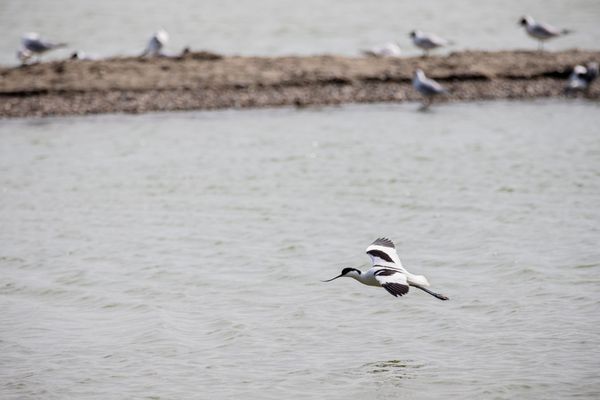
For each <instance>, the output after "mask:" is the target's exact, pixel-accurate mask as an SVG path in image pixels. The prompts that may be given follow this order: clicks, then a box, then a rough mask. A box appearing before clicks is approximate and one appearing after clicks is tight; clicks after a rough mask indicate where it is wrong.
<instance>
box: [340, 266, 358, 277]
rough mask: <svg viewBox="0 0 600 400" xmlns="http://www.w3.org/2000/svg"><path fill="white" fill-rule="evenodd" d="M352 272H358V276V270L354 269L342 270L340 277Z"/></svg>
mask: <svg viewBox="0 0 600 400" xmlns="http://www.w3.org/2000/svg"><path fill="white" fill-rule="evenodd" d="M352 271H356V272H358V274H359V275H360V270H358V269H356V268H344V269H343V270H342V275H341V276H344V275H346V274H348V273H350V272H352Z"/></svg>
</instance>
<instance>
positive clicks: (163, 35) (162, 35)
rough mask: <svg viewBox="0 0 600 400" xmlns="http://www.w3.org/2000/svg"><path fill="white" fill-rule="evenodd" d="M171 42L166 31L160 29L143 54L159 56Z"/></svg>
mask: <svg viewBox="0 0 600 400" xmlns="http://www.w3.org/2000/svg"><path fill="white" fill-rule="evenodd" d="M168 42H169V34H168V33H167V31H165V30H164V29H159V30H158V31H157V32H156V33H154V35H152V37H151V38H150V40H149V41H148V46H146V49H145V50H144V52H143V53H142V56H146V55H148V56H158V55H160V54H161V52H162V49H163V48H164V47H165V46H166V45H167V43H168Z"/></svg>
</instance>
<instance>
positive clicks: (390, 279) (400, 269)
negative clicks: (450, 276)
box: [324, 238, 448, 300]
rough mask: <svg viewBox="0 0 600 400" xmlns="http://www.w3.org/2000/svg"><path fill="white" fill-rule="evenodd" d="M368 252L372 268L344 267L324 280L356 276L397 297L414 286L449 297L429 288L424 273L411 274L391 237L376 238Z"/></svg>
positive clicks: (444, 297) (433, 294) (432, 293)
mask: <svg viewBox="0 0 600 400" xmlns="http://www.w3.org/2000/svg"><path fill="white" fill-rule="evenodd" d="M366 253H367V255H369V257H370V258H371V264H372V267H371V269H369V270H368V271H366V272H362V271H360V270H358V269H356V268H344V269H343V270H342V273H341V274H340V275H338V276H336V277H334V278H331V279H329V280H327V281H324V282H330V281H332V280H334V279H337V278H341V277H348V278H354V279H356V280H357V281H359V282H360V283H362V284H364V285H368V286H377V287H382V288H384V289H385V290H387V291H388V292H389V293H390V294H391V295H393V296H395V297H399V296H404V295H405V294H407V293H408V291H409V289H410V287H411V286H413V287H416V288H418V289H421V290H423V291H425V292H427V293H429V294H430V295H432V296H434V297H436V298H438V299H440V300H448V297H446V296H444V295H442V294H439V293H435V292H432V291H431V290H429V289H427V287H429V281H427V278H425V277H424V276H423V275H414V274H411V273H410V272H408V271H407V270H406V269H405V268H404V266H403V265H402V262H401V261H400V257H398V253H397V251H396V246H394V243H393V242H392V241H391V240H390V239H388V238H379V239H376V240H375V241H374V242H373V243H371V244H370V245H369V247H367V249H366Z"/></svg>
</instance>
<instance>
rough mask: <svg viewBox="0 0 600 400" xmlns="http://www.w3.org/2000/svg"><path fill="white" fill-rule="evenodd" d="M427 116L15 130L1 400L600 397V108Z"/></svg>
mask: <svg viewBox="0 0 600 400" xmlns="http://www.w3.org/2000/svg"><path fill="white" fill-rule="evenodd" d="M416 108H417V105H415V104H404V105H396V104H375V105H360V106H356V105H350V106H343V107H330V108H308V109H302V110H294V109H288V108H284V109H267V110H248V111H238V110H231V111H217V112H188V113H171V114H148V115H140V116H130V115H105V116H94V117H76V118H47V119H22V120H10V121H6V120H5V121H2V122H1V123H0V221H1V225H0V226H1V228H0V398H2V399H66V398H76V399H106V398H115V399H117V398H119V399H121V398H122V399H130V398H140V399H141V398H146V399H158V398H160V399H174V398H178V399H185V398H201V399H230V398H234V397H236V398H245V399H281V398H290V399H302V398H306V399H312V398H320V399H365V398H376V399H392V398H411V399H439V398H442V397H449V398H461V399H482V398H489V399H514V398H545V399H549V398H561V399H564V398H590V399H591V398H598V396H600V379H599V378H598V371H599V370H600V357H599V354H598V353H599V351H598V349H599V348H600V329H598V327H599V326H600V312H599V311H600V277H599V273H600V248H599V246H598V243H599V241H600V232H599V227H600V207H599V206H600V138H599V133H600V132H599V131H598V127H599V126H600V112H599V111H600V108H599V106H598V104H596V103H588V102H582V101H573V102H567V101H564V100H561V101H536V102H490V103H472V104H451V105H440V106H438V107H435V108H434V109H433V110H432V111H431V112H426V113H421V112H416ZM379 236H388V237H390V238H391V239H393V240H394V241H395V242H396V245H397V247H398V249H399V253H400V257H401V258H402V260H403V262H404V264H405V265H406V267H407V268H408V269H409V270H410V271H412V272H414V273H419V274H424V275H426V276H427V277H428V278H429V280H430V282H431V283H432V289H434V290H436V291H439V292H441V293H444V294H446V295H448V296H449V297H450V299H451V300H450V301H447V302H441V301H439V300H437V299H435V298H433V297H431V296H429V295H427V294H426V293H424V292H420V291H419V292H416V291H411V292H410V293H409V294H408V295H407V296H405V297H402V298H394V297H392V296H390V295H389V294H388V293H387V292H385V291H384V290H383V289H379V288H372V287H367V286H362V285H360V284H358V283H357V282H355V281H353V280H350V279H339V280H336V281H333V282H331V283H321V282H319V280H322V279H327V278H331V277H333V276H335V275H337V274H338V273H339V271H340V269H341V268H342V267H348V266H352V267H358V268H362V269H365V268H368V267H369V265H368V257H367V256H366V255H365V254H364V249H365V248H366V247H367V245H368V244H369V243H371V241H373V240H374V239H375V238H377V237H379Z"/></svg>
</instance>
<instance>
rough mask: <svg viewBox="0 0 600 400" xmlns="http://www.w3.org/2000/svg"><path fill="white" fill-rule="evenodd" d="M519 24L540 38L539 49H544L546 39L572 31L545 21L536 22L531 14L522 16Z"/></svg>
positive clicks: (529, 33)
mask: <svg viewBox="0 0 600 400" xmlns="http://www.w3.org/2000/svg"><path fill="white" fill-rule="evenodd" d="M519 24H520V25H521V26H523V27H524V28H525V32H527V34H528V35H529V36H531V37H532V38H534V39H537V40H538V50H539V51H543V50H544V41H546V40H548V39H552V38H555V37H559V36H564V35H567V34H569V33H571V30H569V29H558V28H555V27H554V26H552V25H549V24H546V23H544V22H536V21H535V20H534V19H533V18H532V17H530V16H529V15H526V16H524V17H521V19H520V20H519Z"/></svg>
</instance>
